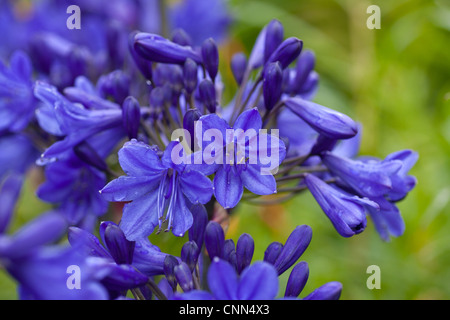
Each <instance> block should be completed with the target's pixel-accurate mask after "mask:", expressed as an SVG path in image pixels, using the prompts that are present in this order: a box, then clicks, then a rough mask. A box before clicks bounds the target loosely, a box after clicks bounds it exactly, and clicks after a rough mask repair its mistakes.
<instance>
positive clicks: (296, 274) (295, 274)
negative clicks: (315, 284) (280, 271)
mask: <svg viewBox="0 0 450 320" xmlns="http://www.w3.org/2000/svg"><path fill="white" fill-rule="evenodd" d="M308 276H309V268H308V263H306V262H305V261H302V262H299V263H297V264H296V265H295V266H294V268H292V271H291V274H290V275H289V279H288V282H287V285H286V291H285V293H284V296H285V297H294V298H296V297H298V295H299V294H300V293H301V292H302V290H303V288H304V287H305V285H306V282H307V281H308Z"/></svg>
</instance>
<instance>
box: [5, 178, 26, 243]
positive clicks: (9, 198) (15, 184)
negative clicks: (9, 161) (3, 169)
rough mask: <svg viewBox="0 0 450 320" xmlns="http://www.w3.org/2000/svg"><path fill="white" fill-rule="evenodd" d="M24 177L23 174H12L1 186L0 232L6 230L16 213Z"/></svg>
mask: <svg viewBox="0 0 450 320" xmlns="http://www.w3.org/2000/svg"><path fill="white" fill-rule="evenodd" d="M23 181H24V177H23V175H21V174H10V175H8V176H7V177H6V178H5V180H4V181H3V182H2V184H1V188H0V203H1V204H2V205H1V207H0V234H2V233H3V232H5V231H6V230H7V228H8V226H9V223H10V221H11V217H12V215H13V213H14V208H15V206H16V201H17V199H18V198H19V196H20V192H21V190H22V184H23Z"/></svg>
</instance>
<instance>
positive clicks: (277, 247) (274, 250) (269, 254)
mask: <svg viewBox="0 0 450 320" xmlns="http://www.w3.org/2000/svg"><path fill="white" fill-rule="evenodd" d="M282 249H283V244H281V243H279V242H272V243H271V244H269V246H268V247H267V249H266V251H265V252H264V261H265V262H268V263H271V264H274V263H275V261H276V260H277V258H278V256H279V255H280V253H281V250H282Z"/></svg>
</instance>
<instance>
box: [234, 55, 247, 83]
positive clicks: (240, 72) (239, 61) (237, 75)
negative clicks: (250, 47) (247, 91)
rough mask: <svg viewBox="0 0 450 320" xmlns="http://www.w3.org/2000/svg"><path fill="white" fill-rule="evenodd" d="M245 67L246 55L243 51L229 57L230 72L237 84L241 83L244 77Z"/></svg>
mask: <svg viewBox="0 0 450 320" xmlns="http://www.w3.org/2000/svg"><path fill="white" fill-rule="evenodd" d="M246 68H247V57H246V56H245V54H244V53H242V52H238V53H235V54H234V55H233V57H232V58H231V72H232V73H233V76H234V79H235V80H236V83H237V84H238V85H241V83H242V78H243V77H244V73H245V69H246Z"/></svg>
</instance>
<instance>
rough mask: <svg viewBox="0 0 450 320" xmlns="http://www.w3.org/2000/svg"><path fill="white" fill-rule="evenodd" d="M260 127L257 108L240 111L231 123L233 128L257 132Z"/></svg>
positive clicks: (259, 116) (260, 122)
mask: <svg viewBox="0 0 450 320" xmlns="http://www.w3.org/2000/svg"><path fill="white" fill-rule="evenodd" d="M261 127H262V119H261V115H260V114H259V111H258V109H257V108H253V109H251V110H247V111H244V112H242V113H241V114H240V115H239V117H238V118H237V119H236V121H235V122H234V124H233V129H235V130H236V129H242V130H244V131H246V130H248V129H253V130H255V131H256V132H257V133H259V132H258V131H259V130H260V129H261Z"/></svg>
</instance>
